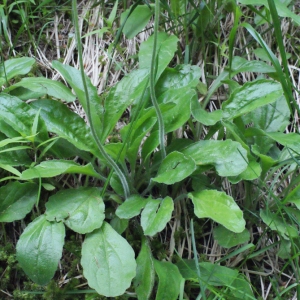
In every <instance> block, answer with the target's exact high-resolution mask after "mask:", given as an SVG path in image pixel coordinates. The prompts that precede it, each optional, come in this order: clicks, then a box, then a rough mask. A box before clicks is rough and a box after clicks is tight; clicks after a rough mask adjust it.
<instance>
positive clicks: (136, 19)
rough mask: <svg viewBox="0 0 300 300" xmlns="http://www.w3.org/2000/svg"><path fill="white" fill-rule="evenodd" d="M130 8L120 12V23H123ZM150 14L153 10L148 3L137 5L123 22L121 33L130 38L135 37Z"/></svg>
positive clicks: (147, 20)
mask: <svg viewBox="0 0 300 300" xmlns="http://www.w3.org/2000/svg"><path fill="white" fill-rule="evenodd" d="M130 10H131V7H130V8H129V9H127V10H125V11H124V12H123V13H122V14H121V24H123V22H124V21H125V19H126V17H127V16H128V13H129V11H130ZM152 15H153V10H152V9H151V8H150V7H149V6H148V5H138V6H137V7H136V8H135V9H134V11H133V12H132V13H131V15H130V16H129V17H128V19H127V21H126V23H125V26H124V28H123V33H124V34H125V36H126V37H127V38H128V39H132V38H133V37H135V36H136V35H137V34H138V33H139V32H141V31H142V30H143V29H144V28H145V26H146V25H147V24H148V22H149V20H150V18H151V16H152Z"/></svg>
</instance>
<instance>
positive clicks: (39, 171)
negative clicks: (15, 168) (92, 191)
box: [21, 160, 101, 180]
mask: <svg viewBox="0 0 300 300" xmlns="http://www.w3.org/2000/svg"><path fill="white" fill-rule="evenodd" d="M73 173H78V174H85V175H89V176H93V177H96V178H101V177H99V174H98V173H97V172H96V171H95V170H94V168H93V166H92V165H91V164H90V163H89V164H87V165H85V166H81V165H79V164H77V163H75V162H73V161H70V160H47V161H43V162H41V163H40V164H39V165H37V166H35V167H33V168H30V169H27V170H25V171H24V172H23V173H22V175H21V179H23V180H29V179H34V178H49V177H55V176H57V175H61V174H73Z"/></svg>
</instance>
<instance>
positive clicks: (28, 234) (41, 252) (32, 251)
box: [17, 215, 65, 285]
mask: <svg viewBox="0 0 300 300" xmlns="http://www.w3.org/2000/svg"><path fill="white" fill-rule="evenodd" d="M64 238H65V226H64V225H63V223H56V222H49V221H47V220H46V217H45V216H44V215H41V216H39V217H38V218H36V219H35V220H34V221H33V222H31V223H30V224H29V225H28V226H27V227H26V228H25V230H24V232H23V233H22V234H21V236H20V239H19V241H18V243H17V259H18V261H19V264H20V265H21V267H22V269H23V270H24V272H25V273H26V275H27V276H28V277H29V278H30V279H31V280H32V281H34V282H35V283H37V284H39V285H45V284H47V283H48V282H49V281H50V280H51V279H52V277H53V276H54V273H55V271H56V269H57V267H58V262H59V260H60V258H61V255H62V248H63V244H64Z"/></svg>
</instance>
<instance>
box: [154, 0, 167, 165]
mask: <svg viewBox="0 0 300 300" xmlns="http://www.w3.org/2000/svg"><path fill="white" fill-rule="evenodd" d="M159 1H160V0H155V19H154V41H153V52H152V60H151V68H150V95H151V100H152V104H153V106H154V108H155V112H156V115H157V120H158V128H159V143H160V150H161V158H162V160H163V159H164V158H165V157H166V149H165V128H164V122H163V117H162V114H161V111H160V109H159V105H158V103H157V99H156V95H155V77H156V71H157V68H156V62H157V60H156V58H157V54H156V48H157V35H158V26H159Z"/></svg>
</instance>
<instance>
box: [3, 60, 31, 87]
mask: <svg viewBox="0 0 300 300" xmlns="http://www.w3.org/2000/svg"><path fill="white" fill-rule="evenodd" d="M34 62H35V60H34V58H30V57H21V58H12V59H8V60H6V61H5V62H4V67H5V68H3V65H2V64H1V65H0V83H1V80H2V78H3V83H1V84H0V85H3V84H5V82H6V79H7V80H10V79H12V78H14V77H15V76H18V75H25V74H27V73H28V72H30V70H31V67H32V66H33V64H34Z"/></svg>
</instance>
